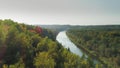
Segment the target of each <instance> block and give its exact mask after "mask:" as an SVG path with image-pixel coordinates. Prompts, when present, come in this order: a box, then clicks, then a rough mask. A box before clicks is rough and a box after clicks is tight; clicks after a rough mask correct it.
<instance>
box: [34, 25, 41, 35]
mask: <svg viewBox="0 0 120 68" xmlns="http://www.w3.org/2000/svg"><path fill="white" fill-rule="evenodd" d="M35 31H36V32H37V33H39V34H41V33H42V28H41V27H39V26H36V27H35Z"/></svg>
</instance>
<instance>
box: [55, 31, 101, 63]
mask: <svg viewBox="0 0 120 68" xmlns="http://www.w3.org/2000/svg"><path fill="white" fill-rule="evenodd" d="M56 40H57V41H58V42H59V43H60V44H62V46H63V47H64V48H69V49H70V51H71V52H72V53H74V54H76V55H78V56H80V57H81V56H82V55H83V54H84V55H85V57H88V56H87V54H85V53H84V52H83V51H82V50H81V49H80V48H78V47H77V46H76V45H75V44H74V43H73V42H72V41H71V40H70V39H69V38H68V36H67V35H66V31H61V32H59V33H58V35H57V37H56ZM93 62H94V63H95V64H96V63H99V61H98V60H96V59H93Z"/></svg>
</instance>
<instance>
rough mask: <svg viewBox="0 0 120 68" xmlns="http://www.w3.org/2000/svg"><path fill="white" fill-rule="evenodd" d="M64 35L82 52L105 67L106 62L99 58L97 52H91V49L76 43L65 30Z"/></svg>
mask: <svg viewBox="0 0 120 68" xmlns="http://www.w3.org/2000/svg"><path fill="white" fill-rule="evenodd" d="M66 35H67V36H68V38H69V39H70V40H71V41H72V42H73V43H74V44H75V45H76V46H77V47H78V48H79V49H81V50H82V51H83V52H85V53H86V54H87V55H88V56H90V57H92V58H93V59H95V60H98V61H99V62H100V63H102V64H103V67H104V68H107V64H106V63H105V62H104V61H103V60H101V59H100V57H99V55H97V54H93V53H92V52H91V51H89V50H88V49H86V48H85V47H83V46H81V45H80V44H78V43H76V42H75V41H74V40H73V38H71V37H70V35H69V33H68V32H67V31H66Z"/></svg>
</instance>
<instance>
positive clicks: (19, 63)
mask: <svg viewBox="0 0 120 68" xmlns="http://www.w3.org/2000/svg"><path fill="white" fill-rule="evenodd" d="M116 32H117V31H115V32H113V33H114V34H112V35H113V36H114V35H115V36H116V40H114V41H113V42H114V43H113V44H115V43H117V42H119V40H118V39H119V37H118V36H119V35H118V34H117V35H116ZM69 33H70V34H71V31H69ZM76 34H77V33H76ZM71 36H73V35H71ZM55 37H56V34H55V32H53V31H51V30H49V29H45V28H41V27H40V26H34V25H27V24H24V23H18V22H14V21H13V20H11V19H5V20H0V68H102V64H100V63H99V64H94V63H93V61H92V60H91V59H90V58H89V57H88V58H85V57H84V55H83V56H82V57H79V56H77V55H75V54H73V53H71V52H70V51H69V49H66V48H64V47H63V46H62V45H61V44H59V43H58V42H57V41H56V40H55ZM74 39H76V38H74ZM77 40H78V39H77ZM111 45H112V44H111ZM117 46H118V45H116V47H117ZM109 47H110V46H108V48H107V49H108V50H110V48H109ZM93 48H94V47H91V49H93ZM116 49H117V48H116ZM113 50H115V49H114V46H113ZM98 51H99V50H98ZM103 51H104V49H103ZM106 52H108V51H106ZM118 52H119V51H118V50H115V54H114V55H113V57H112V58H111V57H109V56H110V55H111V54H110V53H108V54H107V55H104V54H102V56H105V57H102V58H104V59H106V57H109V59H113V60H114V59H119V54H118ZM118 62H119V61H115V63H118Z"/></svg>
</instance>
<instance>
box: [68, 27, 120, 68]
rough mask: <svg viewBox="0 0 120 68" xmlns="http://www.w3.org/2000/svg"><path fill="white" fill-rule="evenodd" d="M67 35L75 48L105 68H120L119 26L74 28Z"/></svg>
mask: <svg viewBox="0 0 120 68" xmlns="http://www.w3.org/2000/svg"><path fill="white" fill-rule="evenodd" d="M67 35H68V37H69V38H70V40H71V41H72V42H74V43H75V44H76V45H77V47H79V48H81V49H82V50H83V51H85V52H87V53H89V55H91V57H94V58H96V59H98V60H99V61H100V62H102V63H103V64H106V65H107V68H120V25H104V26H102V25H101V26H76V27H73V28H70V29H69V30H68V31H67Z"/></svg>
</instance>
